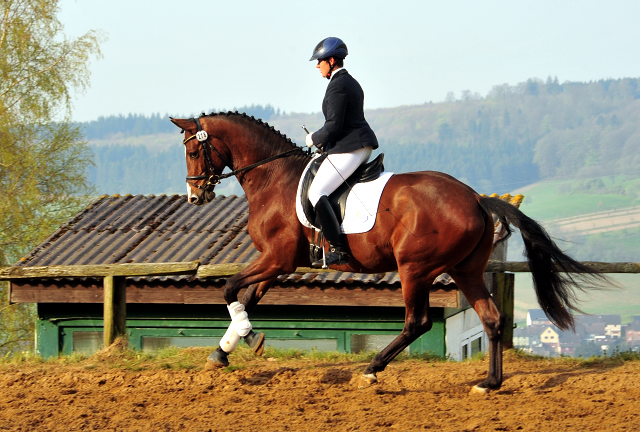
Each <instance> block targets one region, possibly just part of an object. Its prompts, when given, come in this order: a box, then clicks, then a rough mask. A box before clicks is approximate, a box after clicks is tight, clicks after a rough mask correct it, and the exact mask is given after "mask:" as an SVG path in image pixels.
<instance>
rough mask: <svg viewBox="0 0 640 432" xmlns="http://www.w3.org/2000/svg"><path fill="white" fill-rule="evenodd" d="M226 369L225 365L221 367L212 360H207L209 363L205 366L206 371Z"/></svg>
mask: <svg viewBox="0 0 640 432" xmlns="http://www.w3.org/2000/svg"><path fill="white" fill-rule="evenodd" d="M222 367H224V365H221V364H219V363H214V362H212V361H211V360H209V359H207V362H206V363H205V365H204V370H206V371H214V370H218V369H220V368H222Z"/></svg>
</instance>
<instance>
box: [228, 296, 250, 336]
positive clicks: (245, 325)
mask: <svg viewBox="0 0 640 432" xmlns="http://www.w3.org/2000/svg"><path fill="white" fill-rule="evenodd" d="M227 308H228V309H229V315H231V326H233V328H234V329H235V330H236V332H237V333H238V335H239V336H240V337H245V336H246V335H248V334H249V332H250V331H251V329H252V326H251V323H250V322H249V315H248V314H247V313H246V312H245V311H244V305H243V304H242V303H240V302H233V303H231V304H230V305H229V306H227Z"/></svg>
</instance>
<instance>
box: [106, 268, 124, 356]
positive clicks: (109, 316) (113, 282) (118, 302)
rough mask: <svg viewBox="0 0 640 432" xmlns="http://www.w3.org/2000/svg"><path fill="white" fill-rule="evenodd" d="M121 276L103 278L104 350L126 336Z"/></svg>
mask: <svg viewBox="0 0 640 432" xmlns="http://www.w3.org/2000/svg"><path fill="white" fill-rule="evenodd" d="M126 288H127V287H126V283H125V278H124V277H123V276H105V277H104V317H103V323H104V327H103V336H104V346H105V348H106V347H108V346H109V345H111V344H112V343H113V342H114V341H115V340H116V338H117V337H120V336H122V337H124V336H125V334H126V331H127V330H126V322H127V289H126Z"/></svg>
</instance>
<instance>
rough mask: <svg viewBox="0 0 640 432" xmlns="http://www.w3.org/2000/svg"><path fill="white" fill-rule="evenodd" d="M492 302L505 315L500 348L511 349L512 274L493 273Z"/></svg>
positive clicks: (513, 277)
mask: <svg viewBox="0 0 640 432" xmlns="http://www.w3.org/2000/svg"><path fill="white" fill-rule="evenodd" d="M492 279H493V287H492V290H491V291H492V294H493V300H494V301H495V302H496V304H497V305H498V309H500V311H501V312H502V313H504V314H505V316H506V317H505V321H504V333H503V335H502V346H503V348H504V349H510V348H513V319H514V317H513V306H514V305H513V300H514V281H515V275H514V274H513V273H493V278H492Z"/></svg>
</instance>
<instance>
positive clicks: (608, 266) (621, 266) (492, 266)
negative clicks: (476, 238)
mask: <svg viewBox="0 0 640 432" xmlns="http://www.w3.org/2000/svg"><path fill="white" fill-rule="evenodd" d="M580 263H581V264H584V265H586V266H587V267H590V268H592V269H594V270H597V271H598V272H600V273H640V263H633V262H615V263H608V262H599V261H581V262H580ZM556 269H557V267H556ZM530 271H531V270H529V263H527V262H525V261H494V260H490V261H489V264H487V268H486V270H485V272H487V273H495V272H511V273H528V272H530Z"/></svg>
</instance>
